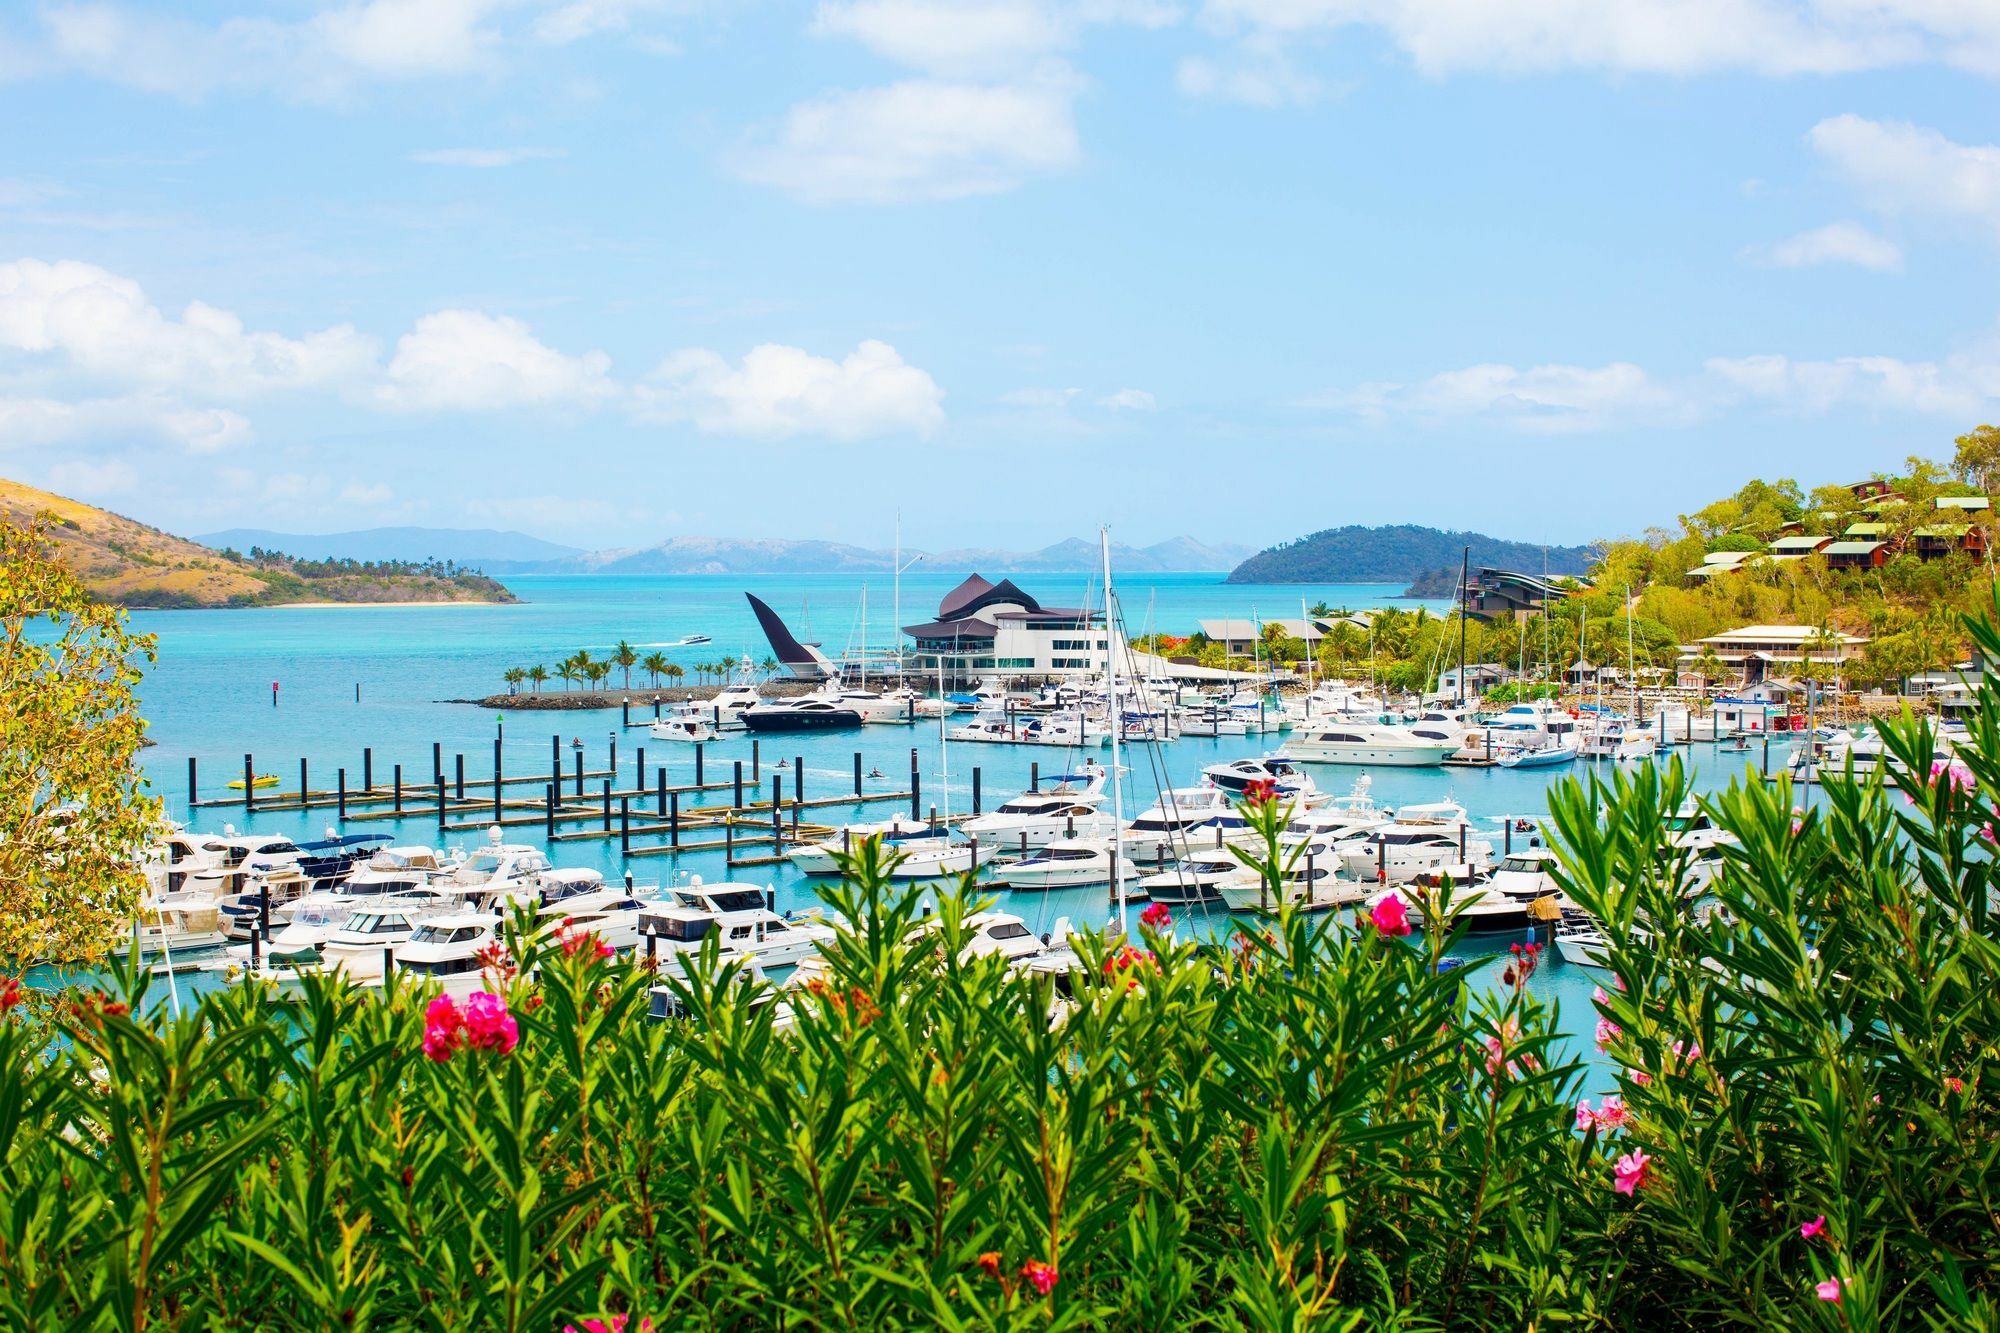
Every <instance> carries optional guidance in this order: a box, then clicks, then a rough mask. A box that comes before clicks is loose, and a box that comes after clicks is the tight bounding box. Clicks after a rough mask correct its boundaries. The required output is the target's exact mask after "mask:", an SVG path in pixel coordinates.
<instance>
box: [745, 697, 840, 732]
mask: <svg viewBox="0 0 2000 1333" xmlns="http://www.w3.org/2000/svg"><path fill="white" fill-rule="evenodd" d="M743 725H744V726H746V727H748V728H749V729H750V730H752V731H841V730H847V729H851V728H854V727H858V726H860V725H861V713H860V711H859V710H857V709H855V708H851V707H849V706H848V705H847V704H845V703H840V702H836V701H834V700H832V699H829V698H827V697H825V696H824V695H818V694H809V695H807V696H805V697H804V698H802V699H767V700H765V701H764V702H762V703H759V704H757V705H755V706H754V707H751V708H746V709H744V710H743Z"/></svg>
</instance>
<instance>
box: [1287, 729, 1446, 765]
mask: <svg viewBox="0 0 2000 1333" xmlns="http://www.w3.org/2000/svg"><path fill="white" fill-rule="evenodd" d="M1458 749H1459V743H1458V742H1456V741H1453V740H1446V739H1438V738H1433V737H1425V736H1419V735H1418V734H1417V733H1416V732H1415V731H1413V730H1411V729H1410V728H1408V727H1404V726H1397V725H1395V724H1392V723H1387V722H1346V721H1333V722H1326V721H1320V722H1314V723H1310V724H1306V725H1301V726H1297V727H1295V728H1293V731H1292V735H1291V738H1290V739H1289V740H1288V741H1286V743H1285V752H1286V753H1287V754H1289V755H1290V756H1291V757H1292V758H1294V759H1299V760H1303V761H1305V762H1307V763H1312V764H1380V765H1382V766H1384V767H1390V768H1431V767H1435V766H1436V765H1439V764H1442V763H1443V762H1444V761H1445V760H1446V759H1448V758H1450V757H1451V756H1452V755H1453V754H1456V753H1457V752H1458Z"/></svg>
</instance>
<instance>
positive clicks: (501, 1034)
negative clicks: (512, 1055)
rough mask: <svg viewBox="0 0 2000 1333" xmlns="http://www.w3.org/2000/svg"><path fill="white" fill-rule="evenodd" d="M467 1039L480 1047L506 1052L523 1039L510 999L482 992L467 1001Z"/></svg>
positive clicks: (483, 1049)
mask: <svg viewBox="0 0 2000 1333" xmlns="http://www.w3.org/2000/svg"><path fill="white" fill-rule="evenodd" d="M465 1033H466V1040H467V1043H468V1044H469V1045H471V1046H472V1047H473V1048H474V1049H476V1050H482V1051H497V1052H498V1053H499V1054H501V1055H506V1054H507V1053H508V1052H510V1051H512V1050H513V1049H514V1047H515V1046H517V1045H519V1044H520V1041H521V1025H520V1024H519V1023H517V1022H515V1021H514V1015H512V1014H510V1013H508V1012H507V1001H506V1000H505V999H504V998H502V997H501V996H498V995H495V994H493V993H492V992H491V991H480V992H479V993H478V994H477V995H474V996H473V997H472V998H471V999H469V1000H467V1001H466V1002H465Z"/></svg>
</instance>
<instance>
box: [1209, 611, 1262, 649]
mask: <svg viewBox="0 0 2000 1333" xmlns="http://www.w3.org/2000/svg"><path fill="white" fill-rule="evenodd" d="M1196 628H1197V629H1199V630H1200V631H1201V636H1202V637H1203V638H1204V639H1207V640H1208V641H1209V642H1210V643H1219V644H1221V645H1222V651H1223V652H1224V653H1225V654H1226V655H1228V656H1230V657H1250V656H1253V655H1255V654H1256V652H1257V651H1258V648H1257V644H1258V642H1259V640H1260V636H1259V635H1258V633H1257V622H1256V621H1254V620H1203V621H1200V622H1198V624H1197V625H1196Z"/></svg>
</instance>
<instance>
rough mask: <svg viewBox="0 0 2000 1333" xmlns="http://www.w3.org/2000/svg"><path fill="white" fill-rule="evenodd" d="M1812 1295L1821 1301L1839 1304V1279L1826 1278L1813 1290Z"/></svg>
mask: <svg viewBox="0 0 2000 1333" xmlns="http://www.w3.org/2000/svg"><path fill="white" fill-rule="evenodd" d="M1813 1295H1815V1296H1817V1297H1819V1298H1820V1299H1821V1300H1823V1301H1832V1302H1833V1303H1834V1304H1835V1305H1838V1304H1840V1279H1839V1278H1836V1277H1830V1278H1828V1279H1827V1280H1826V1281H1824V1282H1822V1283H1820V1284H1819V1285H1818V1286H1816V1287H1814V1288H1813Z"/></svg>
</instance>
